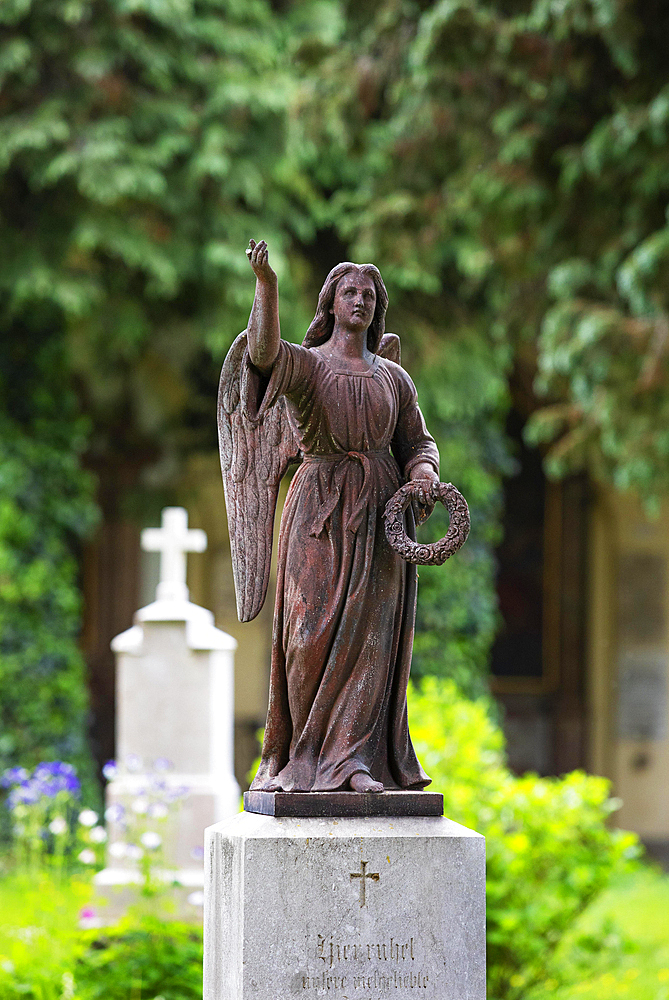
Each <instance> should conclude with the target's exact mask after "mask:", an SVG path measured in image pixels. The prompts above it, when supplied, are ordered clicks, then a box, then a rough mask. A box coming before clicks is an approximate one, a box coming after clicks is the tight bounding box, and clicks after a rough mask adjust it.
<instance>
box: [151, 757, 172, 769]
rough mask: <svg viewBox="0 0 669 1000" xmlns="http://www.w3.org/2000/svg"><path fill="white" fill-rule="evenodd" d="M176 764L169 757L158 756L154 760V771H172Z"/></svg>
mask: <svg viewBox="0 0 669 1000" xmlns="http://www.w3.org/2000/svg"><path fill="white" fill-rule="evenodd" d="M173 767H174V764H173V763H172V761H171V760H168V759H167V757H157V758H156V760H154V762H153V770H154V771H171V770H172V768H173Z"/></svg>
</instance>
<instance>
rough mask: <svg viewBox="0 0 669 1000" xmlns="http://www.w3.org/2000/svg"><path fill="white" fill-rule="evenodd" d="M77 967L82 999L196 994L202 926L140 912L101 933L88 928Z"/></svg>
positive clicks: (184, 999)
mask: <svg viewBox="0 0 669 1000" xmlns="http://www.w3.org/2000/svg"><path fill="white" fill-rule="evenodd" d="M87 945H88V947H87V948H86V951H85V952H84V953H83V955H81V957H80V958H79V961H78V963H77V967H76V970H75V974H74V975H75V982H76V985H77V996H80V997H81V1000H127V998H128V997H129V996H132V997H133V998H137V1000H144V998H146V1000H153V998H154V997H156V996H158V995H160V996H161V997H164V1000H191V998H192V1000H199V998H201V997H202V931H201V929H199V928H195V927H192V926H189V925H187V924H178V923H176V922H175V923H169V924H166V923H163V922H161V921H160V920H157V919H156V918H155V917H144V918H142V920H141V921H140V922H139V923H138V924H134V923H132V922H130V921H125V922H122V923H121V924H119V925H118V926H116V927H114V928H113V929H111V930H110V931H109V932H107V933H105V934H101V933H100V932H99V931H98V932H92V931H91V932H89V934H88V936H87Z"/></svg>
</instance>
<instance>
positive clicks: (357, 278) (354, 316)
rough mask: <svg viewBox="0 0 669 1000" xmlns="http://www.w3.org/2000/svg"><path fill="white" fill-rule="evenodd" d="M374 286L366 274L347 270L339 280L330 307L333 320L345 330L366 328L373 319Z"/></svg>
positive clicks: (374, 305)
mask: <svg viewBox="0 0 669 1000" xmlns="http://www.w3.org/2000/svg"><path fill="white" fill-rule="evenodd" d="M375 309H376V288H375V287H374V282H373V281H372V279H371V278H370V277H368V276H367V275H366V274H361V273H360V272H359V271H349V272H348V273H347V274H345V275H344V276H343V277H342V278H341V279H340V281H339V284H338V285H337V290H336V292H335V297H334V302H333V303H332V309H331V310H330V311H331V312H332V313H334V318H335V322H336V323H337V324H338V325H339V326H340V327H344V328H345V329H347V330H353V331H356V332H357V331H360V330H367V329H368V328H369V325H370V323H371V322H372V320H373V319H374V310H375Z"/></svg>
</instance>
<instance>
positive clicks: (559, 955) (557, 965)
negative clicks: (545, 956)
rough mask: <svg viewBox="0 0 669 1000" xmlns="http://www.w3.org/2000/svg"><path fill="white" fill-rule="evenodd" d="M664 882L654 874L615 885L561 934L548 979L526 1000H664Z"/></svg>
mask: <svg viewBox="0 0 669 1000" xmlns="http://www.w3.org/2000/svg"><path fill="white" fill-rule="evenodd" d="M668 942H669V878H667V876H666V875H664V874H662V873H660V872H659V871H655V870H653V869H649V868H646V869H642V870H640V871H637V872H636V873H635V874H634V875H633V876H632V877H627V878H623V879H619V880H616V882H615V883H614V885H613V886H612V887H611V888H610V889H609V890H607V891H606V892H605V893H603V894H602V896H601V897H600V898H599V899H598V900H597V901H596V902H595V903H594V904H593V906H592V907H590V908H589V909H588V911H587V912H586V913H585V914H584V916H583V918H582V919H581V920H579V921H578V922H577V924H576V925H575V926H574V928H573V929H572V930H571V931H570V932H569V933H568V934H566V935H565V938H564V939H563V941H562V942H561V944H560V946H559V947H558V949H557V950H556V953H555V956H554V959H553V961H552V962H551V968H550V970H549V978H548V979H547V980H545V982H544V983H542V984H541V985H540V986H538V987H536V988H535V989H532V990H530V991H529V993H528V994H527V998H526V1000H545V998H546V997H548V996H550V997H554V998H555V1000H577V998H580V997H585V998H589V1000H623V998H631V1000H667V996H669V944H668Z"/></svg>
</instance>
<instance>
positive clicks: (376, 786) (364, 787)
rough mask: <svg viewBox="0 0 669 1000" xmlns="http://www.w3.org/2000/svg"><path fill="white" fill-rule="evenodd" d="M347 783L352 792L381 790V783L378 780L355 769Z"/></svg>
mask: <svg viewBox="0 0 669 1000" xmlns="http://www.w3.org/2000/svg"><path fill="white" fill-rule="evenodd" d="M349 785H350V786H351V788H352V789H353V791H354V792H382V791H383V785H382V784H381V782H380V781H374V779H373V778H370V776H369V775H368V774H365V772H364V771H356V773H355V774H352V775H351V778H350V781H349Z"/></svg>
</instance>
